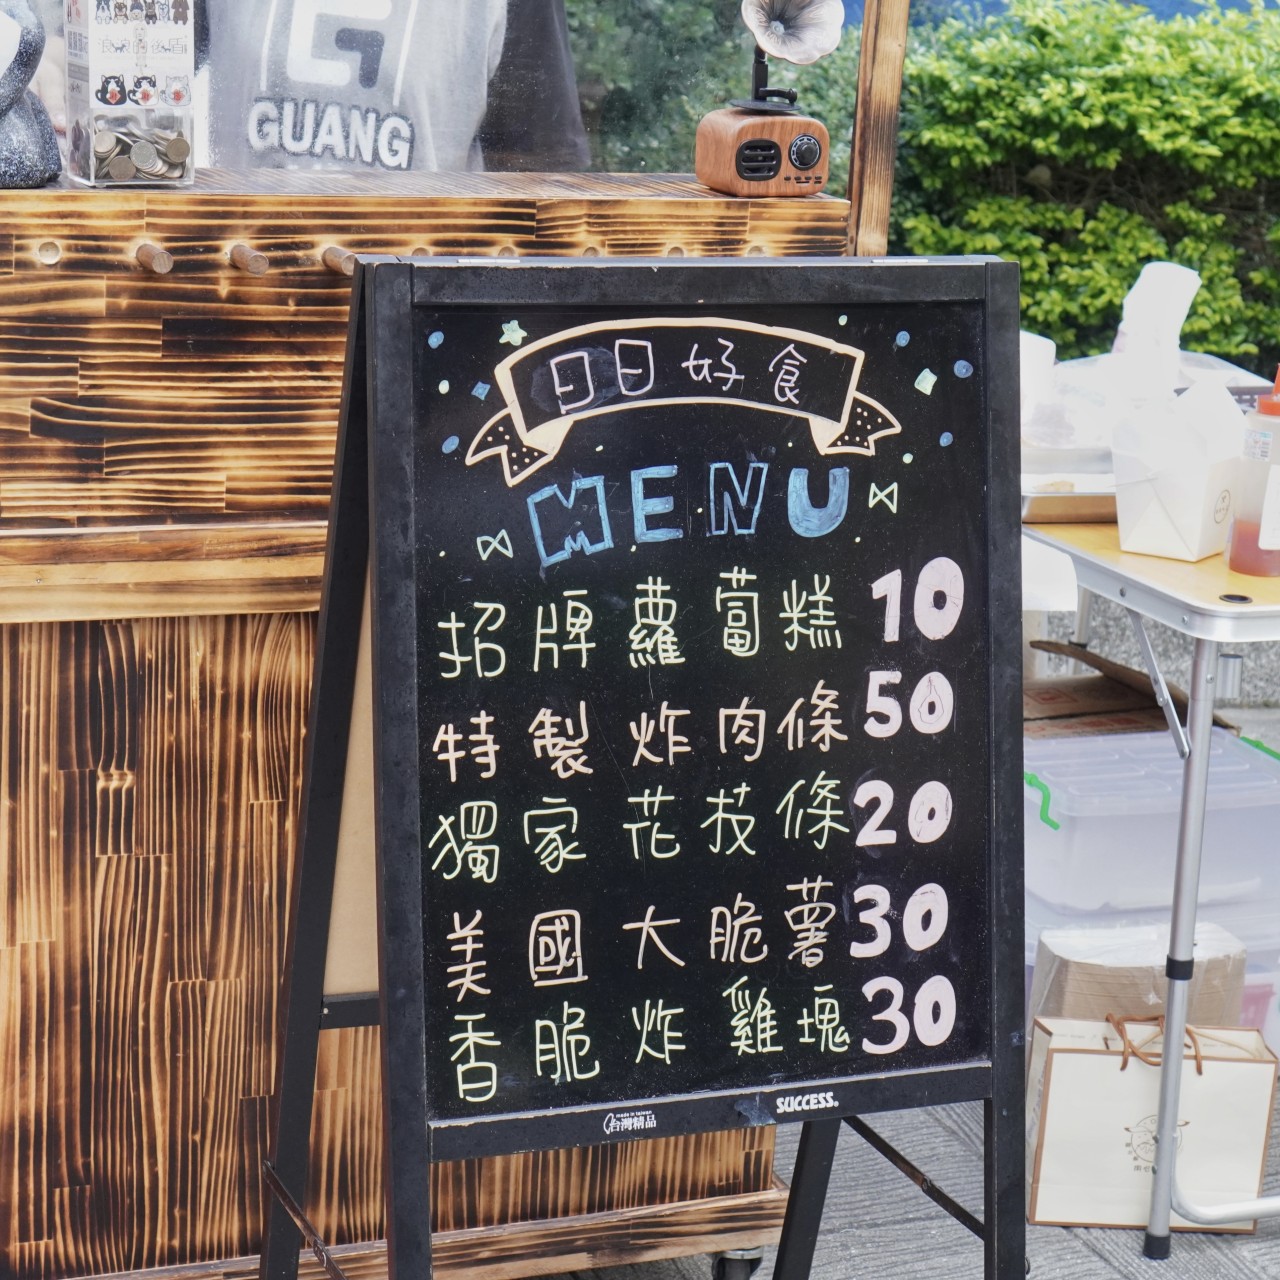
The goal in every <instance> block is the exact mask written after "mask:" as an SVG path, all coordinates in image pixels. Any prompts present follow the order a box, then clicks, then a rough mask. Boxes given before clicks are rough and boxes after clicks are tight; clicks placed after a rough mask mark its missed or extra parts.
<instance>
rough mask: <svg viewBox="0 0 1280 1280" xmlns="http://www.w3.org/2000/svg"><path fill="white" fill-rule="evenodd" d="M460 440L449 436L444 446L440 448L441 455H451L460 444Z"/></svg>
mask: <svg viewBox="0 0 1280 1280" xmlns="http://www.w3.org/2000/svg"><path fill="white" fill-rule="evenodd" d="M461 443H462V441H461V440H459V439H458V437H457V436H450V437H449V438H448V439H447V440H446V441H445V442H444V444H442V445H441V446H440V452H441V453H452V452H453V451H454V450H455V449H456V448H457V447H458V446H459V445H460V444H461Z"/></svg>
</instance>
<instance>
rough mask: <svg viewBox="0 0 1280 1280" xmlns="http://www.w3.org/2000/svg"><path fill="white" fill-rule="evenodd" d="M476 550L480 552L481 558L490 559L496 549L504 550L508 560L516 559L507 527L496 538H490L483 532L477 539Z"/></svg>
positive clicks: (503, 552)
mask: <svg viewBox="0 0 1280 1280" xmlns="http://www.w3.org/2000/svg"><path fill="white" fill-rule="evenodd" d="M476 550H477V551H478V552H479V553H480V559H481V560H488V558H489V557H490V556H491V555H493V553H494V552H495V551H500V552H502V554H503V555H504V556H506V557H507V559H508V560H514V559H515V552H514V551H513V550H512V548H511V535H510V534H509V533H508V532H507V531H506V530H505V529H503V531H502V532H501V533H500V534H498V535H497V537H495V538H488V537H485V535H484V534H481V535H480V536H479V537H478V538H477V539H476Z"/></svg>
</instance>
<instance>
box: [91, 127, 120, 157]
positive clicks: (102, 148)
mask: <svg viewBox="0 0 1280 1280" xmlns="http://www.w3.org/2000/svg"><path fill="white" fill-rule="evenodd" d="M119 150H120V139H119V138H117V137H116V135H115V134H114V133H112V132H111V130H110V129H103V130H102V131H101V132H99V133H95V134H94V135H93V154H94V155H95V156H97V157H98V159H99V160H110V159H111V157H112V156H113V155H115V154H116V152H117V151H119Z"/></svg>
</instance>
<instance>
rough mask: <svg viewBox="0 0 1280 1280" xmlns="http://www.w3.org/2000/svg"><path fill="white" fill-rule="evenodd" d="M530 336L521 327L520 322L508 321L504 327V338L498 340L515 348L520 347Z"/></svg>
mask: <svg viewBox="0 0 1280 1280" xmlns="http://www.w3.org/2000/svg"><path fill="white" fill-rule="evenodd" d="M528 336H529V335H528V334H527V333H525V331H524V330H523V329H522V328H521V327H520V321H519V320H508V321H507V322H506V324H504V325H503V326H502V337H500V338H499V339H498V341H499V342H500V343H502V342H506V343H509V344H510V345H511V346H513V347H518V346H519V345H520V344H521V343H522V342H523V341H524V340H525V339H526V338H527V337H528Z"/></svg>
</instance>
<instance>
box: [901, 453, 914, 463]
mask: <svg viewBox="0 0 1280 1280" xmlns="http://www.w3.org/2000/svg"><path fill="white" fill-rule="evenodd" d="M902 460H903V462H905V463H906V464H907V466H910V465H911V464H912V463H913V462H914V461H915V460H916V455H915V454H914V453H904V454H903V455H902Z"/></svg>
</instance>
